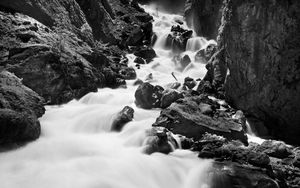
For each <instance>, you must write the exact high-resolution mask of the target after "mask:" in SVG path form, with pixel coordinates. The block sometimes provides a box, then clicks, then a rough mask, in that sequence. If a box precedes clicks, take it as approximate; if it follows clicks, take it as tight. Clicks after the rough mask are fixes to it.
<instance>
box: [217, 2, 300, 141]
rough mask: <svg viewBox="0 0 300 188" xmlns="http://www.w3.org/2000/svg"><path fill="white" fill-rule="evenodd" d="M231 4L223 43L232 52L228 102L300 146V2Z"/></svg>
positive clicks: (223, 28) (272, 132) (222, 31)
mask: <svg viewBox="0 0 300 188" xmlns="http://www.w3.org/2000/svg"><path fill="white" fill-rule="evenodd" d="M226 3H227V4H226V6H227V7H226V8H225V9H224V12H223V21H222V26H221V28H220V33H219V44H220V47H221V48H222V47H224V48H226V52H227V53H228V54H226V55H227V56H228V59H227V60H226V62H227V65H228V68H229V71H230V75H229V76H228V77H227V80H226V83H225V90H226V98H227V100H228V101H229V102H230V103H231V104H232V105H234V106H235V107H237V108H239V109H242V110H244V111H245V112H247V113H248V114H250V115H251V116H254V117H256V118H258V119H260V120H262V121H263V122H264V124H265V126H266V127H267V129H268V130H269V132H268V134H269V135H271V136H274V137H276V138H278V139H282V140H284V141H287V142H289V143H294V144H300V140H299V136H300V126H299V125H300V108H299V105H300V95H299V93H300V79H299V78H300V77H299V76H300V67H299V64H300V62H299V56H300V55H299V54H300V53H299V52H300V36H299V26H300V16H299V15H300V2H299V1H297V0H292V1H280V0H276V1H271V0H268V1H259V0H253V1H245V2H240V1H226Z"/></svg>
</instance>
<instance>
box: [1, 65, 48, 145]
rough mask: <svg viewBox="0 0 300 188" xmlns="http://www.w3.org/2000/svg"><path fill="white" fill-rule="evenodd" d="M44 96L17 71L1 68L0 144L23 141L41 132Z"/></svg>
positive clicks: (20, 142) (30, 139) (31, 138)
mask: <svg viewBox="0 0 300 188" xmlns="http://www.w3.org/2000/svg"><path fill="white" fill-rule="evenodd" d="M43 105H44V99H43V98H42V97H40V96H39V95H38V94H37V93H35V92H34V91H32V90H31V89H29V88H28V87H26V86H24V85H23V84H22V83H21V80H20V79H19V78H17V77H16V76H15V75H13V74H11V73H9V72H7V71H2V72H0V146H1V147H3V146H4V147H5V146H7V145H9V144H18V145H19V144H24V143H26V142H28V141H33V140H35V139H37V138H38V137H39V136H40V132H41V127H40V122H39V120H38V118H39V117H41V116H42V115H43V114H44V112H45V109H44V107H43Z"/></svg>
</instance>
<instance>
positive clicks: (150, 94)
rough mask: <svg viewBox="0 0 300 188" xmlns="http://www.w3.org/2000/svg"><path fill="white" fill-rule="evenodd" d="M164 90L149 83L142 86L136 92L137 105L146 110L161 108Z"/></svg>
mask: <svg viewBox="0 0 300 188" xmlns="http://www.w3.org/2000/svg"><path fill="white" fill-rule="evenodd" d="M163 91H164V89H163V88H162V87H160V86H153V85H151V84H149V83H148V82H144V83H143V84H141V85H140V86H139V87H138V88H137V90H136V91H135V94H134V96H135V103H136V105H137V106H139V107H141V108H144V109H151V108H159V107H160V104H161V97H162V94H163Z"/></svg>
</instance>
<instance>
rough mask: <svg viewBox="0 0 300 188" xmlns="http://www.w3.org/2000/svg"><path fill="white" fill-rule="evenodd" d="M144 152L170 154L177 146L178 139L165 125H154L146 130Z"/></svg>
mask: <svg viewBox="0 0 300 188" xmlns="http://www.w3.org/2000/svg"><path fill="white" fill-rule="evenodd" d="M143 145H144V146H145V148H144V152H145V153H146V154H152V153H154V152H160V153H164V154H168V153H170V152H172V151H173V150H174V149H173V148H175V146H177V143H176V140H175V139H174V138H173V136H172V133H170V132H169V131H168V130H167V129H165V128H163V127H153V128H151V129H149V130H147V132H146V140H145V141H144V144H143Z"/></svg>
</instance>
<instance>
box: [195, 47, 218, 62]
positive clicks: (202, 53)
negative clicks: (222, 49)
mask: <svg viewBox="0 0 300 188" xmlns="http://www.w3.org/2000/svg"><path fill="white" fill-rule="evenodd" d="M216 52H217V46H216V45H214V44H210V45H208V46H207V47H206V48H205V49H201V50H199V51H198V52H197V53H196V56H195V61H198V62H201V63H207V62H208V61H209V60H210V58H211V57H212V56H213V55H214V54H215V53H216Z"/></svg>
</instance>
